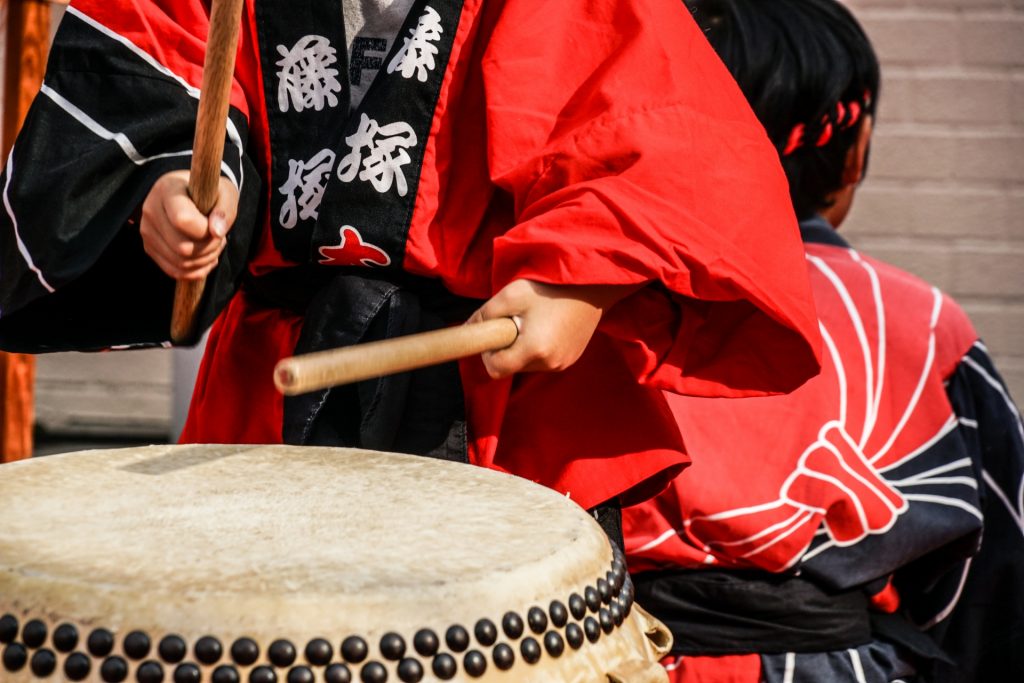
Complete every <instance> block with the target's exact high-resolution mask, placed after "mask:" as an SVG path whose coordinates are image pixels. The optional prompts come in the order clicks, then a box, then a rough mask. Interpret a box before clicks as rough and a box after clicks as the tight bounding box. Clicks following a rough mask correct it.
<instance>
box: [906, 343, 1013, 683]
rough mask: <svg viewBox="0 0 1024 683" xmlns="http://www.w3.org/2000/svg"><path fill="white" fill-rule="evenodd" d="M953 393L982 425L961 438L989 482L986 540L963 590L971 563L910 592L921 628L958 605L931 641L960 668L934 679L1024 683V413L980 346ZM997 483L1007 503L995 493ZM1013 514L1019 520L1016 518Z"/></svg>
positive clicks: (943, 670) (961, 411)
mask: <svg viewBox="0 0 1024 683" xmlns="http://www.w3.org/2000/svg"><path fill="white" fill-rule="evenodd" d="M985 375H987V377H986V376H985ZM990 379H991V380H994V381H995V386H993V384H992V383H991V382H990V381H989V380H990ZM997 387H998V388H997ZM947 391H948V394H949V397H950V401H951V402H952V403H953V406H954V408H955V410H956V413H957V415H958V416H960V417H962V418H967V419H969V420H974V421H976V422H977V424H978V426H977V429H974V428H970V427H966V428H964V429H962V431H964V432H966V433H967V434H968V435H969V441H968V446H969V448H970V452H971V453H972V457H973V458H974V459H976V461H977V462H978V469H979V470H981V469H982V468H983V469H984V472H985V473H987V475H988V476H987V477H982V475H981V472H980V471H979V473H978V482H979V485H980V486H981V491H982V512H983V513H984V516H985V532H984V538H983V539H982V542H981V548H980V550H979V551H978V553H977V555H976V556H975V557H974V558H973V559H972V560H971V563H970V566H969V568H968V572H967V578H966V581H965V582H964V583H963V587H962V589H961V580H962V577H963V571H964V569H965V565H964V563H960V564H959V565H958V566H957V567H956V568H955V569H954V570H952V571H949V572H947V573H946V574H945V575H943V576H942V577H940V578H938V579H937V580H934V581H932V582H931V583H916V586H917V587H918V588H919V590H918V591H914V587H915V583H914V582H913V581H912V580H904V581H903V582H902V583H903V591H904V593H905V594H906V599H907V602H908V604H909V605H910V606H911V608H912V610H913V614H914V617H915V619H916V620H917V621H918V622H919V623H924V622H926V621H928V620H931V619H933V618H934V617H935V616H936V615H937V614H939V613H940V612H941V611H943V610H947V609H949V607H950V605H952V604H955V609H953V610H952V612H951V614H950V616H949V617H948V618H946V619H944V620H942V621H940V622H939V623H938V625H936V626H935V628H933V629H932V630H931V635H932V636H933V637H934V638H935V639H936V640H938V642H939V643H940V644H941V646H942V647H943V649H944V650H946V652H948V653H949V654H950V656H951V657H952V658H953V660H954V661H956V663H957V664H956V665H955V666H949V665H943V664H937V665H936V668H935V670H934V671H932V672H931V673H930V674H929V677H928V679H927V680H929V681H935V682H937V683H962V682H964V681H1019V680H1024V530H1022V529H1021V526H1020V525H1021V518H1022V517H1024V510H1021V508H1020V506H1021V504H1022V502H1021V498H1020V495H1021V486H1022V480H1024V439H1022V438H1021V421H1020V411H1019V409H1017V407H1016V406H1014V405H1013V404H1012V402H1011V399H1010V394H1009V391H1008V389H1007V388H1006V384H1005V383H1004V382H1003V381H1002V379H1001V378H1000V376H999V373H998V371H997V370H996V369H995V366H994V365H993V363H992V361H991V359H990V358H989V356H988V354H987V353H986V352H985V350H984V349H983V348H982V347H980V346H977V345H976V346H975V347H974V348H972V349H971V350H970V352H969V353H968V354H967V356H966V357H965V359H964V361H962V362H961V364H960V366H959V368H958V369H957V371H956V373H955V374H954V375H953V376H952V377H951V378H950V381H949V385H948V387H947ZM992 483H994V484H995V485H996V486H998V487H999V490H1000V491H1001V493H1002V495H1003V497H1004V498H1005V500H1002V499H1001V498H1000V496H998V495H997V494H996V492H995V490H994V489H993V487H992ZM1011 508H1013V509H1014V513H1013V515H1015V516H1017V519H1015V518H1014V516H1011V512H1010V509H1011ZM957 596H959V599H957Z"/></svg>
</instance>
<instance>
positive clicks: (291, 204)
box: [278, 149, 337, 228]
mask: <svg viewBox="0 0 1024 683" xmlns="http://www.w3.org/2000/svg"><path fill="white" fill-rule="evenodd" d="M336 158H337V155H336V154H335V153H334V152H332V151H331V150H329V149H324V150H321V151H320V152H319V153H318V154H317V155H316V156H314V157H313V158H312V159H310V160H309V161H301V160H295V159H289V160H288V180H287V181H285V183H284V185H282V186H281V187H280V188H279V190H278V192H280V193H281V194H283V195H285V196H287V197H288V198H287V199H285V200H284V204H283V205H282V206H281V225H282V226H283V227H285V228H294V227H295V226H296V224H297V223H298V222H299V220H300V219H301V220H308V219H310V218H316V217H317V216H318V215H319V213H318V212H319V210H320V201H321V200H322V199H323V198H324V190H326V189H327V175H328V174H329V173H330V172H331V169H332V168H334V160H335V159H336ZM296 190H300V191H301V194H299V196H298V197H296V196H295V191H296Z"/></svg>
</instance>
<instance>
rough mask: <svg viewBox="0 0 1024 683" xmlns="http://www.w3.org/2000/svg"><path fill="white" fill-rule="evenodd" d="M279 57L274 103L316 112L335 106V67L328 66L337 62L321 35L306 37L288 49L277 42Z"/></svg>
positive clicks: (337, 89) (283, 108)
mask: <svg viewBox="0 0 1024 683" xmlns="http://www.w3.org/2000/svg"><path fill="white" fill-rule="evenodd" d="M277 51H278V53H280V55H281V59H280V60H279V61H278V62H277V66H279V67H281V69H280V70H279V71H278V72H277V77H278V86H277V104H278V106H280V107H281V111H283V112H285V111H288V107H289V103H290V104H291V106H293V107H295V111H302V110H303V109H307V108H309V107H312V108H313V109H315V110H316V111H320V110H321V109H323V108H324V105H325V104H326V105H328V106H330V107H336V106H338V97H337V95H335V93H338V92H341V82H340V81H338V70H337V69H329V68H328V67H329V66H330V65H331V64H334V63H335V62H337V61H338V57H337V51H336V50H335V49H334V48H333V47H332V46H331V43H330V41H329V40H327V38H324V37H323V36H306V37H304V38H302V39H301V40H300V41H299V42H297V43H295V47H293V48H292V49H291V50H288V49H287V48H286V47H285V46H284V45H278V46H277Z"/></svg>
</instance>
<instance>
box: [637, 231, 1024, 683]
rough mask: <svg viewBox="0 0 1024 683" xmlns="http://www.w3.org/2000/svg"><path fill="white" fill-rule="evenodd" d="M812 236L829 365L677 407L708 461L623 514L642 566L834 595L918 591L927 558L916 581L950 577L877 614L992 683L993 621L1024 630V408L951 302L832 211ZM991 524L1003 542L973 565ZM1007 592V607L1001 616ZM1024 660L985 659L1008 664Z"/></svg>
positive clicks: (687, 673)
mask: <svg viewBox="0 0 1024 683" xmlns="http://www.w3.org/2000/svg"><path fill="white" fill-rule="evenodd" d="M802 228H804V230H805V234H806V235H808V236H811V238H812V241H811V242H810V243H808V244H807V247H806V258H807V266H808V270H809V272H810V276H811V284H812V289H813V291H814V295H815V302H816V305H817V308H818V314H819V316H820V324H821V331H822V336H823V338H824V342H825V353H824V358H823V369H822V373H821V374H820V375H819V376H818V377H815V378H814V379H812V380H810V381H809V382H807V383H806V384H805V385H804V386H802V387H800V388H799V389H797V390H796V391H794V392H793V393H791V394H789V395H787V396H776V397H767V398H755V399H748V400H741V401H710V400H706V399H700V398H693V397H686V396H676V395H669V396H667V401H668V404H669V406H670V407H671V409H672V412H673V415H674V416H675V419H676V421H677V423H678V424H679V427H680V431H681V432H682V433H683V434H684V435H685V438H686V443H687V447H688V449H689V452H690V454H691V456H692V457H693V463H692V465H691V467H689V468H688V469H687V470H686V471H685V472H684V473H683V474H682V475H681V476H680V477H679V478H677V479H676V480H675V481H674V482H673V483H672V485H671V486H670V487H669V488H668V489H667V490H665V491H664V492H662V493H661V494H660V495H658V496H657V497H656V498H654V499H652V500H649V501H646V502H644V503H642V504H640V505H638V506H635V507H631V508H627V509H625V510H624V511H623V526H624V533H625V537H626V552H627V557H628V559H629V566H630V571H631V572H644V571H653V570H659V571H663V570H673V569H674V570H701V569H709V568H710V569H715V568H718V569H737V570H739V569H747V570H750V569H756V570H763V571H766V572H772V573H796V574H798V575H799V576H800V577H801V578H803V579H809V580H811V581H813V582H815V583H816V584H818V585H820V586H822V587H823V588H824V589H825V590H828V591H832V590H835V591H845V590H851V589H854V588H856V587H860V586H867V585H869V584H872V582H875V583H878V582H879V581H881V583H878V585H877V586H876V587H875V588H874V589H873V590H877V588H879V587H881V586H882V585H883V584H884V582H885V581H886V580H887V579H889V580H891V577H892V576H894V575H895V576H896V577H897V585H901V584H900V583H899V576H900V574H899V572H900V570H901V569H903V568H905V567H907V566H909V565H911V564H913V563H914V562H915V560H919V559H921V558H924V559H923V560H922V561H921V562H919V563H918V566H919V568H918V571H919V572H920V571H921V570H920V566H922V565H923V566H926V567H927V572H926V574H929V575H933V576H935V577H943V579H942V580H941V581H940V580H938V579H933V580H931V581H930V582H926V581H925V580H923V579H921V578H920V574H919V575H917V578H916V580H913V581H911V583H910V585H909V586H907V589H908V593H909V594H911V595H912V596H913V597H912V599H911V601H910V602H909V603H908V604H901V599H900V596H899V595H897V593H896V592H894V591H893V588H892V584H891V583H890V584H888V586H887V587H886V588H885V589H884V590H883V591H882V592H880V593H877V594H876V595H875V596H874V604H875V606H876V608H877V609H879V610H881V611H885V612H894V611H897V610H903V611H904V612H905V613H906V616H907V619H908V620H910V621H911V622H912V623H915V624H917V625H918V626H920V627H922V628H926V629H933V635H934V633H938V634H939V635H941V634H942V633H943V632H944V631H945V629H947V628H948V629H949V632H950V633H953V634H954V635H952V636H947V637H946V642H942V639H941V638H939V637H937V640H939V642H940V644H941V645H942V646H943V647H946V648H947V649H948V652H949V653H950V654H952V655H954V657H955V658H956V657H960V658H961V659H958V660H957V666H962V667H963V669H962V670H960V671H961V673H959V674H956V675H955V676H954V677H953V678H951V679H948V680H975V679H974V678H973V677H971V676H972V675H973V674H970V673H968V672H969V671H977V670H978V669H976V668H975V667H976V666H977V665H978V662H977V660H976V659H975V657H976V656H977V655H978V653H980V652H983V650H984V648H986V647H987V646H986V644H985V642H983V641H985V639H986V638H989V639H990V638H991V637H992V636H993V635H994V634H995V633H998V632H1000V631H999V627H997V626H993V625H991V624H992V621H991V620H992V619H993V618H997V619H998V618H1005V619H1006V623H1007V624H1008V625H1009V628H1010V629H1013V628H1017V629H1018V632H1019V628H1020V626H1019V624H1020V623H1022V621H1024V613H1022V609H1021V608H1022V604H1021V596H1020V586H1021V585H1022V584H1021V583H1020V578H1019V574H1020V571H1021V570H1020V566H1021V565H1020V564H1019V559H1018V560H1014V558H1020V557H1022V556H1024V544H1022V538H1021V536H1020V533H1019V532H1020V529H1021V528H1024V527H1020V519H1021V515H1022V514H1024V511H1022V510H1020V507H1019V506H1020V501H1019V500H1016V501H1014V496H1015V495H1016V494H1017V493H1019V492H1020V491H1022V490H1024V484H1022V481H1024V479H1022V476H1024V428H1022V427H1021V421H1020V415H1019V412H1018V411H1017V409H1016V408H1015V407H1014V405H1013V403H1012V401H1010V399H1009V395H1008V393H1007V392H1006V389H1005V386H1003V385H1002V383H1001V381H999V379H998V375H997V374H996V373H995V371H994V369H992V368H991V365H990V362H989V361H988V359H987V357H986V355H985V349H984V346H983V345H981V344H980V342H978V341H977V335H976V333H975V331H974V329H973V327H972V326H971V323H970V321H969V320H968V319H967V317H966V315H965V314H964V312H963V311H962V310H961V308H960V307H959V306H958V305H957V304H956V303H955V302H954V301H952V300H951V299H950V298H949V297H947V296H945V295H943V294H942V293H941V292H939V291H938V290H937V289H936V288H934V287H931V286H930V285H928V284H926V283H924V282H922V281H920V280H919V279H917V278H915V277H913V276H911V275H909V274H907V273H905V272H903V271H900V270H898V269H896V268H894V267H892V266H889V265H887V264H885V263H881V262H879V261H876V260H874V259H871V258H869V257H867V256H865V255H862V254H860V253H858V252H857V251H855V250H853V249H851V248H849V247H848V246H847V245H845V243H844V242H842V240H841V239H840V238H839V237H838V236H837V235H835V234H834V233H832V234H829V233H831V228H830V227H828V226H827V224H825V222H824V221H823V220H821V219H817V220H815V221H812V222H811V223H809V224H807V225H805V226H802ZM1007 512H1009V515H1008V516H1007ZM1014 520H1016V521H1014ZM983 522H984V525H985V540H986V542H987V543H990V544H991V545H989V546H985V547H987V550H985V549H984V548H985V547H983V553H982V555H980V556H979V557H981V558H982V559H981V560H978V558H977V557H976V558H975V563H974V564H975V569H974V570H972V569H971V567H972V563H971V561H970V560H969V556H970V555H971V553H972V552H973V551H974V550H976V549H977V539H978V538H980V536H981V533H980V532H981V529H982V524H983ZM1015 524H1016V526H1017V527H1019V528H1017V529H1014V528H1013V527H1014V525H1015ZM1014 566H1016V567H1017V568H1016V569H1011V567H1014ZM996 567H998V569H997V568H996ZM682 573H685V572H682ZM680 575H681V574H680ZM735 576H743V574H742V573H740V574H735ZM1015 577H1016V578H1015ZM936 586H938V588H936ZM901 590H902V589H901ZM869 592H871V591H869ZM995 594H998V595H1000V596H1001V597H1000V598H997V599H1000V600H1004V601H1005V614H1004V615H993V613H992V610H991V605H992V599H993V598H992V595H995ZM958 600H961V601H963V602H964V603H965V604H968V607H966V608H965V609H964V610H963V611H962V612H958V611H955V610H954V607H955V606H957V605H958ZM709 608H710V609H713V606H710V607H709ZM910 612H913V614H911V613H910ZM1000 612H1002V610H1000ZM751 613H752V614H756V613H757V612H756V606H754V605H751ZM700 626H701V625H699V624H691V627H692V628H699V627H700ZM1004 628H1005V627H1004ZM985 629H989V630H988V631H986V630H985ZM984 633H988V635H987V636H985V635H982V634H984ZM879 648H881V649H879ZM904 655H905V653H900V654H898V655H894V651H893V649H892V646H891V645H888V644H883V645H879V643H878V642H877V641H876V642H874V643H871V644H869V645H866V646H863V648H851V649H849V650H845V651H840V652H835V653H828V652H826V653H804V654H800V653H797V654H795V655H794V653H788V654H787V653H751V654H750V655H742V654H739V655H729V656H719V657H712V656H704V657H701V656H682V657H679V656H673V657H671V658H670V659H669V660H667V661H666V666H667V667H668V668H669V670H670V672H671V674H672V676H671V677H672V680H674V681H678V682H680V683H700V682H702V681H712V680H713V681H716V682H717V681H721V682H723V683H757V682H758V681H762V680H771V681H774V680H778V679H779V678H780V677H785V678H786V680H793V681H798V682H799V681H816V680H826V678H827V679H828V680H835V681H837V682H840V683H841V682H844V681H851V682H852V681H861V680H865V678H864V676H865V672H867V679H866V680H890V679H889V678H876V676H885V675H889V674H893V675H895V674H894V673H893V672H895V671H898V665H900V664H899V663H900V662H901V661H902V660H901V659H900V657H903V656H904ZM1012 656H1013V655H1012V654H1011V653H1008V652H1002V651H1000V653H999V656H998V658H995V655H994V653H989V655H985V656H983V657H982V658H983V659H984V658H985V657H987V658H989V659H991V660H993V661H999V662H1000V664H999V666H1001V667H1004V668H1005V667H1006V666H1007V664H1006V662H1007V661H1008V660H1009V658H1012ZM890 657H893V658H892V659H890ZM981 666H984V662H982V664H981ZM991 670H992V671H994V670H996V667H993V668H992V669H991ZM784 672H785V673H784ZM920 673H924V671H921V672H920ZM960 676H963V677H960ZM896 677H897V678H899V676H896ZM983 679H984V677H982V678H978V679H977V680H983ZM929 680H931V679H929ZM937 680H947V679H945V678H942V679H937Z"/></svg>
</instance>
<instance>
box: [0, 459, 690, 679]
mask: <svg viewBox="0 0 1024 683" xmlns="http://www.w3.org/2000/svg"><path fill="white" fill-rule="evenodd" d="M0 501H2V507H0V509H2V515H3V516H2V518H0V528H2V532H0V649H2V662H0V680H3V681H11V682H12V683H13V682H20V681H41V680H42V681H49V680H52V681H105V682H119V681H131V682H135V681H138V682H139V683H151V682H152V683H157V682H160V683H163V682H167V683H184V682H186V681H187V682H189V683H193V682H195V683H199V682H203V683H208V682H209V683H286V682H287V683H313V682H317V683H345V682H346V681H363V682H365V683H382V682H384V681H391V682H415V681H449V680H453V681H495V682H500V681H515V682H520V681H524V682H531V683H541V682H543V683H552V682H558V681H570V682H577V681H578V682H580V683H583V682H587V683H591V682H604V681H608V680H611V681H623V682H626V681H628V682H630V683H646V682H647V681H662V680H667V678H665V674H664V672H663V671H662V670H661V669H660V667H658V666H657V664H656V662H657V661H658V660H659V659H660V657H661V655H663V654H664V653H665V651H666V650H667V648H668V645H669V641H670V636H669V635H668V634H667V631H666V630H665V629H664V627H663V626H661V625H660V624H658V623H657V622H656V621H654V620H653V619H652V618H651V617H650V616H649V615H647V614H646V613H644V612H643V611H642V610H641V609H640V608H638V607H637V606H636V605H634V604H633V588H632V584H631V583H630V581H629V577H628V575H627V573H626V570H625V565H624V561H623V558H622V556H621V554H620V553H619V551H618V550H617V549H613V548H612V546H611V544H610V543H609V542H608V540H607V537H606V536H605V535H604V533H603V532H602V531H601V529H600V527H598V526H597V524H596V522H595V521H594V520H593V519H592V518H591V517H590V516H589V515H587V513H586V512H585V511H583V510H581V509H580V508H579V507H578V506H576V505H575V504H573V503H572V502H570V501H568V500H567V499H565V498H564V497H562V496H560V495H559V494H557V493H555V492H553V491H550V490H548V489H544V488H542V487H539V486H536V485H534V484H532V483H530V482H527V481H524V480H522V479H518V478H516V477H511V476H508V475H503V474H500V473H497V472H493V471H487V470H483V469H479V468H474V467H469V466H465V465H458V464H452V463H446V462H439V461H435V460H429V459H425V458H417V457H413V456H405V455H397V454H392V453H376V452H368V451H358V450H345V449H329V448H292V447H285V446H163V447H150V448H143V449H126V450H116V451H92V452H87V453H78V454H68V455H62V456H50V457H47V458H43V459H37V460H33V461H26V462H21V463H13V464H8V465H3V466H2V467H0Z"/></svg>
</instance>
